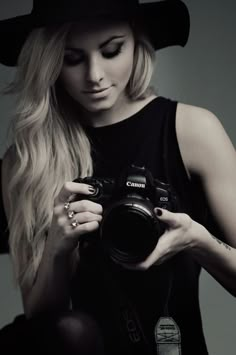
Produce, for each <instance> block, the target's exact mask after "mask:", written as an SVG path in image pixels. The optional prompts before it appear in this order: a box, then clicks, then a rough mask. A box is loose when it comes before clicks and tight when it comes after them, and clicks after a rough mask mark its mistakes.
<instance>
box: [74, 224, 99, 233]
mask: <svg viewBox="0 0 236 355" xmlns="http://www.w3.org/2000/svg"><path fill="white" fill-rule="evenodd" d="M98 228H99V223H98V222H97V221H92V222H87V223H82V224H78V226H77V227H75V228H74V230H73V231H74V232H76V233H78V234H79V235H83V234H86V233H90V232H93V231H95V230H97V229H98Z"/></svg>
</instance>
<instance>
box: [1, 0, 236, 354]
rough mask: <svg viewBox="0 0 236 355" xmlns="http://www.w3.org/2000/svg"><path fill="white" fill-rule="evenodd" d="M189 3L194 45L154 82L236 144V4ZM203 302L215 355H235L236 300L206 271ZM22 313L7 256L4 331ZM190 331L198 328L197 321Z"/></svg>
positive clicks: (6, 4)
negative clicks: (205, 112) (207, 116)
mask: <svg viewBox="0 0 236 355" xmlns="http://www.w3.org/2000/svg"><path fill="white" fill-rule="evenodd" d="M185 2H186V4H187V6H188V8H189V12H190V16H191V32H190V37H189V42H188V44H187V46H186V47H185V48H184V49H183V48H181V47H172V48H167V49H163V50H161V51H159V52H157V65H156V69H155V74H154V78H153V83H154V84H155V86H156V87H157V88H158V92H159V95H161V96H166V97H170V98H173V99H176V100H178V101H182V102H184V103H187V104H193V105H196V106H202V107H205V108H207V109H209V110H210V111H212V112H214V113H215V114H216V116H217V117H218V118H219V119H220V121H221V122H222V124H223V126H224V127H225V130H226V131H227V133H228V135H229V136H230V138H231V140H232V142H233V144H234V146H236V2H235V0H225V1H222V0H185ZM31 6H32V3H31V1H30V0H21V1H16V0H0V18H1V19H4V18H7V17H12V16H17V15H21V14H24V13H26V12H29V11H30V10H31ZM0 50H1V49H0ZM12 75H14V69H11V68H7V67H4V66H2V65H0V86H1V87H2V85H4V83H6V82H7V81H8V80H9V79H10V78H11V77H12ZM13 108H14V102H13V100H12V98H9V97H1V98H0V112H1V126H0V156H2V155H3V153H4V151H5V148H6V133H7V128H8V124H9V119H10V116H11V112H12V110H13ZM210 133H211V132H209V134H210ZM200 302H201V309H202V318H203V326H204V332H205V336H206V341H207V344H208V349H209V353H210V355H222V354H225V355H233V354H235V345H236V343H235V337H236V302H235V299H234V297H232V296H231V295H230V294H229V293H228V292H227V291H225V290H224V289H223V288H222V287H221V286H220V285H219V284H218V283H217V282H216V281H215V280H214V279H213V278H212V277H211V276H210V275H208V274H207V273H206V272H205V271H204V270H203V272H202V274H201V282H200ZM21 312H22V303H21V298H20V293H19V290H18V289H15V288H14V286H13V279H12V271H11V264H10V261H9V257H8V256H7V255H2V256H0V327H2V326H4V325H5V324H7V323H9V322H11V321H12V320H13V318H14V317H15V316H16V315H17V314H19V313H21ZM189 327H193V329H194V324H192V322H191V319H189ZM189 355H191V354H189ZM199 355H200V354H199Z"/></svg>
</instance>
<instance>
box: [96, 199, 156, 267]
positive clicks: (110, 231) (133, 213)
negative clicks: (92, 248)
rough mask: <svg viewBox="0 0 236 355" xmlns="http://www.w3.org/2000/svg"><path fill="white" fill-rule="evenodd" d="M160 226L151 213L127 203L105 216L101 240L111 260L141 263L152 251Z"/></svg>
mask: <svg viewBox="0 0 236 355" xmlns="http://www.w3.org/2000/svg"><path fill="white" fill-rule="evenodd" d="M160 234H161V226H160V224H159V223H158V220H157V219H156V218H155V216H154V214H153V212H152V209H149V208H147V206H145V205H143V204H140V203H137V201H135V202H133V201H126V203H121V204H120V205H116V206H114V207H113V208H111V209H110V210H109V211H108V213H107V214H105V215H104V218H103V222H102V226H101V236H102V241H103V244H104V247H105V249H106V250H107V251H108V253H109V254H110V256H111V258H112V259H113V260H115V261H117V262H122V263H137V262H140V261H143V260H144V259H145V258H146V257H147V256H148V255H149V254H150V253H151V252H152V250H153V249H154V248H155V246H156V244H157V241H158V236H159V235H160Z"/></svg>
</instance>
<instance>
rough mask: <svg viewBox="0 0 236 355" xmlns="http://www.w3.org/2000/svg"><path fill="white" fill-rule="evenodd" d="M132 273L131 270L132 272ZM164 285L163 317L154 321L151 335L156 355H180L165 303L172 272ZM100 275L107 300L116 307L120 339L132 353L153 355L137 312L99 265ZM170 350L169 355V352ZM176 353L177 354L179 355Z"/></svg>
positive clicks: (105, 268) (175, 329) (110, 274)
mask: <svg viewBox="0 0 236 355" xmlns="http://www.w3.org/2000/svg"><path fill="white" fill-rule="evenodd" d="M134 272H135V271H134ZM170 273H171V275H170V277H169V278H168V279H169V285H168V294H167V298H166V302H165V307H164V310H163V316H162V317H160V318H159V319H158V320H157V323H156V326H155V329H153V335H154V338H155V342H156V351H157V354H158V355H167V354H169V355H180V354H181V349H180V346H181V344H180V336H179V335H180V332H179V328H178V326H177V324H176V323H175V321H174V320H173V318H171V317H170V316H169V300H170V295H171V290H172V284H173V271H172V270H171V271H170ZM103 276H104V279H105V281H106V283H107V285H109V287H110V291H111V297H112V298H113V300H114V303H115V306H116V308H117V306H118V307H119V314H120V319H119V322H120V325H121V327H120V328H121V331H122V333H123V335H124V338H126V340H128V342H129V343H130V344H131V347H132V349H133V351H134V353H135V354H142V355H143V354H145V355H151V354H152V355H153V354H154V353H155V350H154V347H155V342H153V344H151V343H150V340H149V339H148V338H147V336H146V334H145V332H144V330H143V327H142V323H141V321H140V318H139V315H138V312H137V310H136V308H135V305H134V304H133V302H132V301H131V300H130V299H129V297H128V295H127V292H125V290H124V288H123V287H122V285H121V284H120V282H119V281H118V280H117V278H116V277H115V275H114V273H113V272H112V271H111V270H110V268H109V265H107V264H106V263H104V264H103ZM169 350H171V352H169ZM179 351H180V352H179Z"/></svg>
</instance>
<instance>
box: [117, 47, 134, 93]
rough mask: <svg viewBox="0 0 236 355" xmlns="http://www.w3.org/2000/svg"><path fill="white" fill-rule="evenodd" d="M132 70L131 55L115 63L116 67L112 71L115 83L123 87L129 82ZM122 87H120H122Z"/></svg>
mask: <svg viewBox="0 0 236 355" xmlns="http://www.w3.org/2000/svg"><path fill="white" fill-rule="evenodd" d="M132 69H133V56H132V54H129V55H126V56H123V57H121V58H120V60H119V62H117V64H116V67H115V68H114V69H113V77H114V78H115V79H116V81H117V82H118V83H120V84H123V85H124V86H125V85H126V84H127V83H128V82H129V79H130V75H131V73H132ZM123 85H122V86H123Z"/></svg>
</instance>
